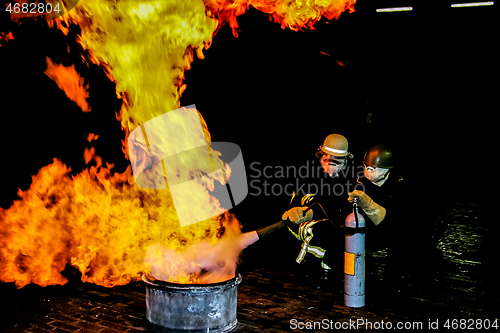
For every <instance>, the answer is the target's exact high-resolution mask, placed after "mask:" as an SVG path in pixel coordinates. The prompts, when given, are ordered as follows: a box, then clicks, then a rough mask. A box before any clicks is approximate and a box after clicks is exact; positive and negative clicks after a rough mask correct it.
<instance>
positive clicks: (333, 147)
mask: <svg viewBox="0 0 500 333" xmlns="http://www.w3.org/2000/svg"><path fill="white" fill-rule="evenodd" d="M315 157H316V158H317V159H318V160H319V165H317V167H313V169H314V170H318V172H317V173H314V172H311V173H310V174H309V175H308V177H306V178H302V179H300V180H299V181H298V182H297V184H300V186H297V187H296V189H295V191H294V193H293V196H292V199H291V200H290V205H291V207H292V208H290V209H288V210H286V211H285V212H284V214H283V216H282V219H283V220H289V221H291V222H292V223H290V224H289V226H288V229H289V231H290V232H291V234H292V236H293V237H295V238H296V239H297V240H299V241H300V243H298V246H297V252H296V255H297V257H296V259H295V261H296V262H297V263H298V264H301V265H300V268H301V270H302V271H303V272H304V273H305V275H306V276H308V277H313V278H319V279H320V281H319V282H320V284H319V285H318V286H320V285H321V281H324V280H326V279H328V276H329V275H330V272H331V270H332V269H333V268H334V269H335V270H338V271H339V272H338V273H339V275H340V274H341V273H342V260H343V257H342V256H343V242H344V238H343V237H344V235H343V233H342V232H341V231H340V228H338V227H335V225H336V226H340V225H343V223H344V220H345V217H346V216H347V215H348V214H349V211H352V205H351V204H349V203H348V202H347V201H346V200H345V196H346V195H347V193H348V192H349V191H350V190H352V189H353V188H354V185H355V183H356V178H355V174H354V172H353V171H354V167H353V166H352V163H351V161H352V158H353V155H352V154H351V153H350V152H349V145H348V141H347V139H346V138H345V137H344V136H342V135H340V134H330V135H328V136H327V137H326V139H325V140H324V142H323V144H322V145H321V146H319V147H318V150H317V152H316V154H315ZM314 170H313V171H314ZM315 203H317V204H315ZM313 204H315V205H314V206H312V205H313ZM309 207H310V209H309ZM305 210H307V212H306V213H305V214H304V211H305ZM332 222H333V223H332Z"/></svg>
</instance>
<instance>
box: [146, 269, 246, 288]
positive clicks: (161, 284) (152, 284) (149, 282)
mask: <svg viewBox="0 0 500 333" xmlns="http://www.w3.org/2000/svg"><path fill="white" fill-rule="evenodd" d="M151 278H152V279H151ZM241 280H242V278H241V274H240V273H238V272H236V275H235V277H234V278H232V279H229V280H226V281H222V282H216V283H206V284H188V283H173V282H168V281H163V280H157V279H155V278H154V277H152V276H151V275H149V274H148V275H146V274H143V275H142V281H143V282H144V283H145V284H146V287H149V288H153V289H160V290H167V291H190V292H193V291H195V292H196V291H202V292H203V291H207V290H210V289H227V288H232V287H234V286H237V285H238V284H240V283H241Z"/></svg>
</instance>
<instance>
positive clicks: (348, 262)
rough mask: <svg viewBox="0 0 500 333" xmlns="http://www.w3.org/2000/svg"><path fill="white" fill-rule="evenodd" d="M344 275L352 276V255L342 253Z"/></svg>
mask: <svg viewBox="0 0 500 333" xmlns="http://www.w3.org/2000/svg"><path fill="white" fill-rule="evenodd" d="M344 273H346V274H348V275H354V253H349V252H344Z"/></svg>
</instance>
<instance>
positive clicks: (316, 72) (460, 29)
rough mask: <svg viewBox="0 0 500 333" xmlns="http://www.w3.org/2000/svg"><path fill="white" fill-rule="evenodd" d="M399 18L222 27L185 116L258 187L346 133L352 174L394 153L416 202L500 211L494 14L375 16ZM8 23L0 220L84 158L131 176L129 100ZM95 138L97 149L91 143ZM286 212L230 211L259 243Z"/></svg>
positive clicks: (269, 203)
mask: <svg viewBox="0 0 500 333" xmlns="http://www.w3.org/2000/svg"><path fill="white" fill-rule="evenodd" d="M407 4H408V5H411V3H402V2H398V5H399V6H404V5H407ZM393 5H394V2H392V3H391V2H380V1H366V0H365V1H362V0H360V1H359V2H358V4H357V5H356V6H355V8H356V12H354V13H352V14H349V13H343V14H342V15H341V16H340V18H339V19H338V20H332V21H328V20H325V19H322V20H321V21H320V22H318V23H317V24H316V25H315V27H316V29H315V30H304V31H298V32H294V31H291V30H289V29H281V27H280V26H279V25H278V24H276V23H272V22H270V21H269V20H268V17H267V16H266V15H265V14H263V13H261V12H259V11H257V10H255V9H250V10H249V11H248V12H247V13H246V14H245V15H243V16H241V17H239V19H238V22H239V25H240V31H239V37H238V38H235V37H234V36H233V35H232V32H231V29H230V28H229V27H228V26H225V27H224V28H222V29H221V30H220V31H219V32H218V34H217V35H216V36H215V37H214V39H213V44H212V46H211V47H210V48H209V49H208V50H206V51H204V54H205V59H203V60H199V59H195V60H194V62H193V64H192V68H191V70H189V71H187V72H186V79H185V83H186V84H187V90H186V91H185V92H184V94H183V96H182V98H181V104H182V105H190V104H196V106H197V108H198V110H199V111H200V112H201V113H202V115H203V117H204V118H205V120H206V122H207V124H208V128H209V130H210V132H211V135H212V141H228V142H234V143H236V144H237V145H239V146H240V148H241V151H242V154H243V158H244V161H245V164H246V167H247V173H250V174H251V172H252V171H251V170H249V165H250V164H251V163H252V162H260V163H261V165H262V167H264V166H266V165H271V166H287V165H297V166H300V165H303V164H304V163H305V160H306V159H310V158H312V157H313V155H314V153H315V151H316V149H317V147H318V146H319V145H321V144H322V143H323V140H324V139H325V137H326V136H327V135H329V134H331V133H339V134H343V135H344V136H346V137H347V138H348V140H349V145H350V150H351V152H353V153H354V155H355V158H356V163H358V164H359V163H361V162H362V157H363V155H364V152H365V150H366V149H367V148H369V147H370V146H371V145H373V144H375V143H379V142H383V143H386V144H388V145H390V146H391V147H392V148H393V150H394V154H395V156H396V157H397V158H398V162H399V166H400V167H401V168H400V169H401V170H402V171H403V173H404V175H405V177H407V178H406V179H408V180H410V181H412V184H413V185H415V186H418V189H419V190H421V192H422V193H425V195H423V196H421V197H420V198H419V200H420V201H422V202H426V201H429V202H435V199H436V197H438V198H439V197H442V198H447V199H448V200H452V198H453V197H454V196H456V195H469V196H476V197H484V198H485V200H494V198H495V197H496V190H497V188H496V184H497V180H496V172H495V168H496V164H497V162H496V160H497V159H498V157H497V150H498V148H497V144H498V139H497V132H498V119H499V117H498V110H499V109H500V108H499V103H498V99H497V96H498V91H499V82H498V80H499V77H498V59H499V49H498V45H497V44H498V32H497V31H498V29H497V28H498V27H497V25H498V24H497V22H498V15H497V12H498V10H497V8H496V7H498V6H497V5H495V6H489V7H479V8H453V9H452V8H450V7H449V4H448V3H442V4H440V5H435V4H434V3H432V4H431V2H429V5H426V4H421V2H418V5H417V6H413V7H414V10H413V11H412V12H399V13H376V11H375V9H376V8H380V7H390V6H393ZM2 15H3V21H2V25H1V26H0V31H4V32H8V31H12V32H13V35H14V37H15V39H14V40H11V41H9V42H8V43H5V42H4V41H1V43H2V44H1V45H2V46H1V47H0V64H1V66H2V69H1V77H2V79H1V81H2V83H3V84H2V89H1V90H0V98H1V101H2V102H1V116H2V125H3V126H2V131H1V132H0V136H1V138H2V142H3V147H2V155H1V156H2V158H1V163H0V166H1V170H0V172H1V175H2V178H3V179H4V181H3V182H2V190H1V207H2V208H8V207H9V206H10V205H11V203H12V201H13V200H15V199H16V192H17V189H18V188H21V189H23V190H26V189H27V188H29V185H30V183H31V176H32V175H35V174H36V173H37V172H38V170H39V169H40V168H41V167H43V166H46V165H48V164H50V163H52V160H53V158H59V159H61V160H62V161H63V162H64V163H66V164H67V165H68V166H71V167H72V170H73V171H74V173H77V172H79V171H80V170H81V169H82V168H83V167H84V165H83V164H84V161H83V151H84V148H85V147H86V146H94V147H96V150H97V154H98V155H100V156H102V157H103V159H104V161H107V162H111V163H112V162H114V163H115V164H116V169H117V171H123V170H124V169H125V168H126V166H127V161H126V160H125V159H124V157H123V154H122V152H121V142H120V140H122V139H123V137H124V133H123V132H122V131H121V128H120V123H119V122H118V121H117V120H116V118H115V112H117V111H118V110H119V109H120V103H121V101H120V100H118V99H117V98H116V94H115V90H114V89H115V85H114V84H113V83H112V82H110V81H109V80H108V79H107V78H106V76H105V74H104V73H103V71H102V70H101V69H100V68H99V67H98V66H95V65H91V66H90V68H87V67H86V66H85V64H84V63H83V62H82V60H81V56H80V49H79V46H78V45H77V43H76V42H75V34H77V33H78V31H77V30H75V31H72V32H71V33H70V34H69V36H67V37H66V36H63V35H62V33H61V32H59V31H56V30H51V29H48V28H47V27H46V25H44V24H42V23H41V22H34V21H32V20H23V24H21V25H17V24H15V23H12V22H10V21H9V20H8V16H6V15H5V13H3V14H2ZM324 53H326V54H324ZM46 56H50V57H51V58H53V59H54V60H56V62H58V63H59V62H62V63H63V64H64V65H71V64H75V66H76V68H77V71H79V72H81V73H82V76H83V77H84V78H85V82H86V83H89V84H90V98H89V100H88V101H89V104H90V105H91V106H92V111H91V112H90V113H82V112H81V110H80V109H79V108H78V107H77V106H76V105H75V104H74V103H73V102H71V101H70V100H69V99H67V98H66V96H65V94H64V92H62V91H61V90H60V89H59V88H58V87H57V85H56V83H55V82H53V81H52V80H50V79H49V78H48V77H47V76H46V75H45V74H44V70H45V68H46V61H45V57H46ZM369 114H370V115H371V122H370V123H369V122H368V121H367V120H368V116H369ZM88 133H96V134H99V135H100V137H99V139H98V140H97V141H94V142H92V144H89V143H88V142H87V141H86V138H87V135H88ZM281 181H284V180H281ZM450 198H451V199H450ZM431 199H432V200H431ZM287 202H288V199H287V198H286V197H283V196H281V197H274V196H269V197H266V196H259V197H256V196H248V197H247V198H246V199H245V200H244V201H243V202H242V203H241V204H240V205H239V206H238V207H236V209H234V212H235V214H236V215H237V217H238V219H239V220H240V221H241V222H242V224H243V229H244V230H245V231H248V230H254V229H255V228H258V227H261V226H264V225H268V224H270V223H273V222H277V221H278V220H279V219H280V217H281V214H282V212H283V211H284V210H285V209H286V207H285V206H284V205H285V204H286V203H287Z"/></svg>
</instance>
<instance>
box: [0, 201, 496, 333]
mask: <svg viewBox="0 0 500 333" xmlns="http://www.w3.org/2000/svg"><path fill="white" fill-rule="evenodd" d="M498 221H500V219H499V214H498V213H497V212H496V211H495V210H494V207H491V206H490V205H486V204H484V203H482V202H480V201H478V200H475V199H474V198H462V199H460V200H455V201H453V202H450V203H449V204H448V205H447V206H446V209H445V210H444V212H443V214H441V215H440V216H436V218H435V221H433V222H432V225H433V228H432V234H431V235H430V237H427V238H424V239H423V242H425V244H421V247H422V248H423V249H426V250H425V251H423V252H424V254H425V255H424V256H411V255H410V256H409V255H408V253H406V254H402V255H398V253H395V252H394V251H391V250H390V249H379V250H376V251H371V252H368V253H367V259H366V261H367V268H366V270H367V287H366V306H365V307H363V308H357V309H355V308H348V307H346V306H344V304H343V285H342V281H340V280H339V279H332V280H330V281H328V282H327V283H322V284H319V285H318V283H317V281H315V280H312V279H308V278H305V277H303V276H302V275H301V274H299V273H298V272H296V271H294V270H291V269H288V268H286V267H285V266H282V265H281V266H280V265H275V266H273V265H262V266H259V265H257V264H256V263H257V262H258V261H250V260H249V261H248V264H246V265H245V263H243V264H242V266H241V274H242V277H243V281H242V283H241V284H240V286H239V288H238V325H237V327H236V329H235V332H293V331H304V332H335V331H340V332H344V331H345V332H347V331H352V330H355V329H367V330H368V331H380V330H385V331H397V330H398V328H400V329H411V330H414V331H419V332H421V331H435V332H445V331H449V330H452V329H459V328H468V329H480V328H483V329H484V328H489V329H491V330H499V329H500V290H499V287H498V283H497V281H498V277H497V273H496V265H497V263H498V250H497V249H498V246H497V243H498V236H499V227H498V224H497V223H498ZM367 237H368V235H367ZM426 256H429V258H426ZM405 259H408V260H407V262H402V261H401V260H405ZM415 267H417V268H418V269H415ZM75 275H76V273H75ZM318 286H319V289H318ZM0 291H1V294H2V298H1V300H0V303H1V305H2V308H3V309H4V310H2V312H1V313H0V331H1V332H46V331H49V332H134V331H151V328H150V327H149V325H148V322H147V320H146V319H145V310H146V304H145V291H144V286H143V285H142V284H140V283H130V284H129V285H127V286H121V287H115V288H104V287H100V286H96V285H93V284H88V283H82V282H80V281H79V280H78V279H77V277H75V276H73V278H72V279H70V282H69V283H68V284H66V285H64V286H53V287H46V288H41V287H38V286H36V285H29V286H26V287H24V288H22V289H16V288H15V287H14V286H13V285H12V284H0Z"/></svg>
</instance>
